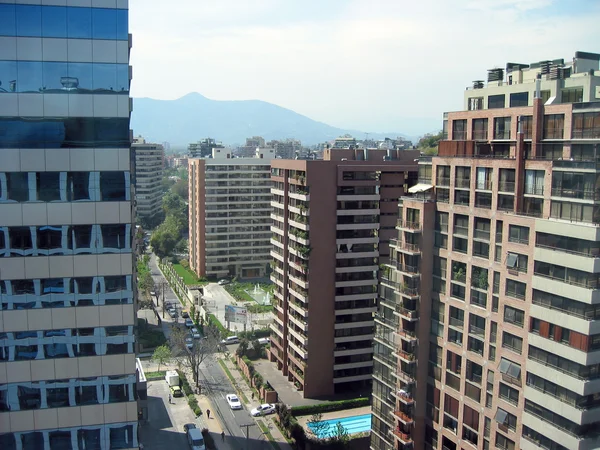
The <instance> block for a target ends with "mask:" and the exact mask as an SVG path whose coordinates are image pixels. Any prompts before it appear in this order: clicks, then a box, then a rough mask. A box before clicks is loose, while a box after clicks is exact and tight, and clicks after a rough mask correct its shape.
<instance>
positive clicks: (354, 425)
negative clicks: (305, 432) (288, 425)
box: [308, 414, 371, 439]
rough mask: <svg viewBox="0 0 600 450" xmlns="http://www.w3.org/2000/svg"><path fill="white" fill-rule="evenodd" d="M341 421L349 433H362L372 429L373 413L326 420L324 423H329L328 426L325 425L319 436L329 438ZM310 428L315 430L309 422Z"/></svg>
mask: <svg viewBox="0 0 600 450" xmlns="http://www.w3.org/2000/svg"><path fill="white" fill-rule="evenodd" d="M338 422H339V423H341V424H342V426H343V427H344V428H345V429H346V431H347V432H348V434H353V433H362V432H364V431H371V414H364V415H362V416H352V417H344V418H342V419H331V420H324V421H323V423H325V424H327V428H325V427H323V430H322V431H321V432H320V433H319V435H318V436H317V437H318V438H321V439H322V438H328V437H330V436H334V435H335V434H336V429H337V424H338ZM308 428H310V430H311V431H313V432H314V429H313V427H312V424H311V423H309V424H308Z"/></svg>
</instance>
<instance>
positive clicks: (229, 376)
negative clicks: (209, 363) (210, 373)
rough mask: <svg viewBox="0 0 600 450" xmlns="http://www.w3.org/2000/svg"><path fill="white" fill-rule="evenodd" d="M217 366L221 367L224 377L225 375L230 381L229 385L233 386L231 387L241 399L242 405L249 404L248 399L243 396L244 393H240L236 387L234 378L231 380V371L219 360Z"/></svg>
mask: <svg viewBox="0 0 600 450" xmlns="http://www.w3.org/2000/svg"><path fill="white" fill-rule="evenodd" d="M219 365H220V366H221V369H223V372H225V375H227V378H229V381H231V384H232V385H233V387H234V388H235V390H236V391H237V392H238V394H239V396H240V398H241V399H242V401H243V402H244V403H249V402H248V397H246V396H245V395H244V393H243V392H242V391H241V389H240V388H239V387H238V385H237V383H236V381H235V378H233V375H232V374H231V371H230V370H229V368H228V367H227V365H226V364H225V363H224V362H223V360H222V359H219Z"/></svg>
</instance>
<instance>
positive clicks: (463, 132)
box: [452, 119, 467, 141]
mask: <svg viewBox="0 0 600 450" xmlns="http://www.w3.org/2000/svg"><path fill="white" fill-rule="evenodd" d="M452 140H453V141H465V140H467V120H466V119H461V120H453V121H452Z"/></svg>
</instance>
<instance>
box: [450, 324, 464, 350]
mask: <svg viewBox="0 0 600 450" xmlns="http://www.w3.org/2000/svg"><path fill="white" fill-rule="evenodd" d="M462 340H463V334H462V333H461V332H460V331H457V330H455V329H453V328H448V342H452V343H453V344H456V345H460V346H461V347H462Z"/></svg>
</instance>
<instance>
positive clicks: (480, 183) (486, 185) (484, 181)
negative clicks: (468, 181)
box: [475, 167, 493, 191]
mask: <svg viewBox="0 0 600 450" xmlns="http://www.w3.org/2000/svg"><path fill="white" fill-rule="evenodd" d="M475 173H476V178H477V180H476V185H475V188H476V189H483V190H487V191H490V190H491V189H492V173H493V171H492V169H491V168H489V167H477V169H476V172H475Z"/></svg>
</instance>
